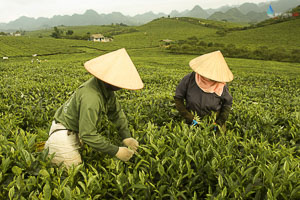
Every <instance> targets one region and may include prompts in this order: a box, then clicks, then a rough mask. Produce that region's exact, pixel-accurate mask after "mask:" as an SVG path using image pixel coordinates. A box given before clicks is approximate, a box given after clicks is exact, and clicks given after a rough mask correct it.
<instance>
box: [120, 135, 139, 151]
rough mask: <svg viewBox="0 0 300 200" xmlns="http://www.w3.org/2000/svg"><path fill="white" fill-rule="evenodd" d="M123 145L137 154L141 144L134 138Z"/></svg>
mask: <svg viewBox="0 0 300 200" xmlns="http://www.w3.org/2000/svg"><path fill="white" fill-rule="evenodd" d="M123 144H124V145H126V146H127V147H129V148H130V149H132V150H133V151H134V152H136V150H137V148H138V147H139V142H138V141H136V140H135V139H134V138H126V139H124V140H123Z"/></svg>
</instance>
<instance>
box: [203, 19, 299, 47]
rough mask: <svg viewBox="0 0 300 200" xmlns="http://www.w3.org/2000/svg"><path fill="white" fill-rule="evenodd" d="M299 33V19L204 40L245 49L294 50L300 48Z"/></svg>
mask: <svg viewBox="0 0 300 200" xmlns="http://www.w3.org/2000/svg"><path fill="white" fill-rule="evenodd" d="M299 32H300V19H295V20H290V21H286V22H282V23H277V24H272V25H269V26H264V27H258V28H254V29H248V30H242V31H233V32H229V33H228V34H226V36H224V37H216V36H214V35H212V36H209V37H207V38H206V39H207V40H210V41H213V42H220V43H233V44H236V45H241V46H247V47H257V46H268V47H271V48H277V47H282V48H285V49H294V48H299V46H300V37H299Z"/></svg>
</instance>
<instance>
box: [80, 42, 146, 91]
mask: <svg viewBox="0 0 300 200" xmlns="http://www.w3.org/2000/svg"><path fill="white" fill-rule="evenodd" d="M84 67H85V69H86V70H87V71H88V72H90V73H91V74H92V75H94V76H95V77H96V78H98V79H100V80H102V81H104V82H106V83H108V84H111V85H113V86H116V87H119V88H124V89H128V90H138V89H142V88H143V87H144V84H143V82H142V80H141V78H140V75H139V73H138V72H137V70H136V68H135V66H134V64H133V62H132V61H131V59H130V57H129V55H128V54H127V52H126V50H125V49H124V48H122V49H119V50H117V51H113V52H110V53H107V54H104V55H102V56H99V57H97V58H94V59H92V60H89V61H87V62H86V63H84Z"/></svg>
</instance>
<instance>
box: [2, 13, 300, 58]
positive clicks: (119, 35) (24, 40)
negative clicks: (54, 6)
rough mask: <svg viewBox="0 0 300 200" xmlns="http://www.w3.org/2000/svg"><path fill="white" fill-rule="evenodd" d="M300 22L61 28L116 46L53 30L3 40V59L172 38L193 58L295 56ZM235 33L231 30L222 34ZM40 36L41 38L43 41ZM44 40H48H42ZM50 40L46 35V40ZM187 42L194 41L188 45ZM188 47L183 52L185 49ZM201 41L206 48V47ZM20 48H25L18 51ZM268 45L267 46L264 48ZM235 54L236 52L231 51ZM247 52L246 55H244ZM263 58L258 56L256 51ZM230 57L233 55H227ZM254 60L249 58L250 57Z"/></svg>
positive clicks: (183, 21) (155, 43)
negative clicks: (59, 35)
mask: <svg viewBox="0 0 300 200" xmlns="http://www.w3.org/2000/svg"><path fill="white" fill-rule="evenodd" d="M299 25H300V19H295V20H290V21H286V22H281V23H277V24H271V25H267V26H263V27H257V28H251V29H246V30H240V28H241V27H242V26H241V25H238V24H234V23H228V22H218V21H211V20H202V19H200V20H199V19H196V18H159V19H156V20H153V21H152V22H150V23H148V24H145V25H143V26H120V25H110V26H83V27H59V29H60V30H62V31H67V30H73V31H74V35H78V36H80V35H81V36H82V35H86V34H87V33H90V34H93V33H102V34H104V35H106V36H111V37H113V38H114V41H113V42H109V43H95V42H90V41H86V40H71V39H53V38H50V37H49V35H50V34H51V30H40V31H34V32H27V33H26V35H25V36H24V37H7V36H5V37H4V36H3V37H1V38H0V44H1V49H0V56H31V55H32V54H39V55H42V54H43V55H47V54H64V53H85V52H90V51H94V50H96V51H109V50H114V49H118V48H123V47H125V48H127V49H141V48H148V49H149V48H159V49H158V50H160V51H161V50H164V49H161V48H160V47H161V46H162V45H163V44H164V42H162V40H164V39H169V40H172V41H173V42H175V43H179V44H181V46H178V47H176V48H180V49H179V50H178V49H177V50H176V51H177V52H180V53H190V52H188V51H187V49H192V50H193V51H194V50H195V49H199V48H200V50H201V51H194V53H195V54H201V53H203V51H212V50H216V49H220V47H227V46H230V47H231V46H234V47H237V48H241V49H246V50H251V51H254V50H256V49H257V48H260V49H261V48H263V49H266V51H268V49H272V50H274V49H275V50H276V51H280V52H281V53H282V52H284V53H286V54H289V52H293V51H294V52H297V51H298V50H297V49H298V48H299V46H300V41H299V37H298V33H299V31H300V26H299ZM224 30H225V31H226V30H231V31H229V32H224V34H223V35H222V34H220V32H222V31H224ZM40 36H42V37H40ZM44 36H45V37H44ZM46 36H47V37H46ZM188 38H193V39H196V40H192V41H187V39H188ZM185 43H187V45H185V47H184V48H182V45H183V44H185ZM203 43H204V44H205V45H203ZM20 44H22V45H21V47H20ZM266 47H267V48H266ZM231 54H235V53H234V52H232V53H231ZM246 54H247V52H246ZM258 54H259V52H258ZM226 56H231V55H230V54H229V55H228V54H226ZM250 58H251V57H250Z"/></svg>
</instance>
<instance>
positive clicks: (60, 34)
mask: <svg viewBox="0 0 300 200" xmlns="http://www.w3.org/2000/svg"><path fill="white" fill-rule="evenodd" d="M73 33H74V31H73V30H67V31H64V30H61V29H59V28H57V27H56V26H55V27H54V32H52V34H51V37H54V38H67V39H87V38H88V37H87V35H85V36H75V35H73Z"/></svg>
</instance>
